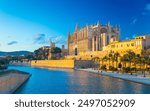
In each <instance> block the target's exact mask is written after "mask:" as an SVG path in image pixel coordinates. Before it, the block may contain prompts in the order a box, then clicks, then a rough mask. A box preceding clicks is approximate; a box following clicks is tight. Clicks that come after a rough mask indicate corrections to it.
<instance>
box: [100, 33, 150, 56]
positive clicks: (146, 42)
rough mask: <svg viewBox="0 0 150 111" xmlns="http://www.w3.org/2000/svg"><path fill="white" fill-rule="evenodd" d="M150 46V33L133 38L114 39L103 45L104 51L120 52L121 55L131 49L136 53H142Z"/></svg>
mask: <svg viewBox="0 0 150 111" xmlns="http://www.w3.org/2000/svg"><path fill="white" fill-rule="evenodd" d="M148 48H150V35H143V36H137V37H135V39H132V40H124V41H121V42H119V41H114V42H111V43H110V44H109V45H107V46H105V47H103V51H107V52H108V53H110V52H113V53H115V52H118V53H120V54H121V55H123V54H125V53H126V52H127V51H129V50H131V51H133V52H135V53H136V54H141V53H142V51H143V50H146V49H148Z"/></svg>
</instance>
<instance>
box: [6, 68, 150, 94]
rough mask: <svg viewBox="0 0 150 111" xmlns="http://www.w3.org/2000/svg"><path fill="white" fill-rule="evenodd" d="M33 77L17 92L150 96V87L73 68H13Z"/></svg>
mask: <svg viewBox="0 0 150 111" xmlns="http://www.w3.org/2000/svg"><path fill="white" fill-rule="evenodd" d="M9 69H18V70H21V71H25V72H29V73H31V74H32V76H31V78H30V79H29V80H28V81H27V82H26V83H25V84H24V85H23V86H22V87H21V88H20V89H18V90H17V91H16V93H25V94H82V93H84V94H116V93H119V94H122V93H124V94H134V93H150V86H147V85H143V84H138V83H133V82H129V81H124V80H121V79H116V78H112V77H108V76H102V75H98V74H94V73H90V72H84V71H76V70H71V69H46V68H35V67H27V66H10V67H9Z"/></svg>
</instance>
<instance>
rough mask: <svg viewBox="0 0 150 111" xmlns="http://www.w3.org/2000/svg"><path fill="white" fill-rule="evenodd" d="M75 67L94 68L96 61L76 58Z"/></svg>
mask: <svg viewBox="0 0 150 111" xmlns="http://www.w3.org/2000/svg"><path fill="white" fill-rule="evenodd" d="M74 64H75V68H92V67H93V66H94V62H93V61H92V60H76V61H75V63H74Z"/></svg>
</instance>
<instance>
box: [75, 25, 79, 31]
mask: <svg viewBox="0 0 150 111" xmlns="http://www.w3.org/2000/svg"><path fill="white" fill-rule="evenodd" d="M78 29H79V27H78V23H77V24H76V28H75V32H77V31H78Z"/></svg>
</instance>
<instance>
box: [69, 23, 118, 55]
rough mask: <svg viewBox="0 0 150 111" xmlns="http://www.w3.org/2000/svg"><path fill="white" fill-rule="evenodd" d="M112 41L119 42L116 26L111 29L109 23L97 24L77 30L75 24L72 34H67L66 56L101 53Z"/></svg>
mask: <svg viewBox="0 0 150 111" xmlns="http://www.w3.org/2000/svg"><path fill="white" fill-rule="evenodd" d="M113 41H120V28H119V27H117V26H116V27H113V26H111V24H110V23H108V24H107V25H101V24H100V23H99V22H98V23H97V24H96V25H87V26H86V27H84V28H81V29H79V27H78V24H77V25H76V28H75V31H74V32H73V34H70V32H69V33H68V44H67V45H68V54H69V55H79V54H80V53H82V52H83V53H84V52H91V51H92V52H95V51H102V50H103V47H105V46H107V45H108V44H110V43H111V42H113Z"/></svg>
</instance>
